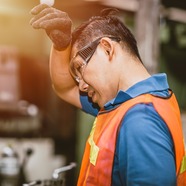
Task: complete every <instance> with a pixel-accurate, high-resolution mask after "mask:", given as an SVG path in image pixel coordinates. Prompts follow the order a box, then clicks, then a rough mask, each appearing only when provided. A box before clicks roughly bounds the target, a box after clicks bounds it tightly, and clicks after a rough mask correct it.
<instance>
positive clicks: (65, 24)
mask: <svg viewBox="0 0 186 186" xmlns="http://www.w3.org/2000/svg"><path fill="white" fill-rule="evenodd" d="M71 25H72V22H71V20H70V19H66V18H55V19H48V20H44V21H42V22H40V27H41V28H44V29H46V30H52V29H58V30H62V31H65V30H70V29H71Z"/></svg>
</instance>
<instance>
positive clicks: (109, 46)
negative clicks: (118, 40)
mask: <svg viewBox="0 0 186 186" xmlns="http://www.w3.org/2000/svg"><path fill="white" fill-rule="evenodd" d="M100 44H101V46H102V47H103V49H104V50H105V53H106V54H107V55H108V57H109V60H111V59H112V57H113V53H114V45H113V42H112V40H111V39H110V38H108V37H103V38H102V39H101V40H100Z"/></svg>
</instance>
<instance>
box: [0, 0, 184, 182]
mask: <svg viewBox="0 0 186 186" xmlns="http://www.w3.org/2000/svg"><path fill="white" fill-rule="evenodd" d="M39 3H40V2H39V0H0V155H1V156H0V180H1V181H0V186H5V185H6V186H15V185H16V184H15V183H16V182H17V181H16V180H17V178H18V174H19V185H21V184H22V183H23V182H29V181H32V180H39V179H41V180H44V179H50V178H51V176H52V173H53V171H54V169H56V168H59V167H62V166H65V165H68V164H70V163H71V162H76V163H77V167H76V168H75V169H72V170H71V171H68V172H66V173H65V175H64V177H65V182H66V185H68V186H73V185H75V183H76V181H77V175H78V172H79V168H80V164H81V158H82V153H83V150H84V144H85V141H86V138H87V136H88V134H89V131H90V128H91V124H92V122H93V120H94V118H93V117H91V116H89V115H86V114H84V113H82V112H81V111H79V110H77V109H76V108H75V107H73V106H71V105H69V104H67V103H65V102H63V101H62V100H60V99H59V98H58V97H57V96H56V95H55V93H54V92H53V90H52V88H51V81H50V78H49V69H48V62H49V54H50V47H51V42H50V40H49V39H48V37H47V36H46V34H45V32H44V31H43V30H34V29H33V28H32V27H31V26H30V25H29V21H30V19H31V17H32V16H31V14H30V13H29V12H30V10H31V9H32V8H33V7H34V6H36V5H37V4H39ZM54 7H56V8H58V9H61V10H63V11H66V12H67V13H68V14H69V16H70V17H71V18H72V20H73V22H74V23H73V24H74V25H73V26H74V27H76V26H77V25H78V24H80V23H81V22H82V21H84V20H87V19H88V18H89V17H91V16H93V15H97V14H100V11H101V10H102V9H103V8H106V7H115V8H118V9H119V10H120V14H119V16H120V18H121V20H122V21H123V22H124V23H125V24H126V25H127V26H128V27H129V28H130V29H131V31H132V32H133V33H134V35H135V37H136V39H137V42H138V46H139V50H140V54H141V57H142V60H143V62H144V64H145V66H146V67H147V68H148V70H149V72H150V73H151V74H154V73H158V72H166V73H167V75H168V81H169V84H170V87H171V88H172V89H173V91H174V92H175V94H176V96H177V98H178V102H179V105H180V109H181V113H182V120H183V127H184V133H185V135H186V114H185V113H186V73H185V69H186V1H185V0H179V1H177V0H114V1H113V0H56V1H55V4H54ZM7 158H8V159H7ZM20 170H21V171H20ZM18 172H19V173H18ZM20 172H21V173H20ZM20 175H21V176H20ZM20 183H21V184H20Z"/></svg>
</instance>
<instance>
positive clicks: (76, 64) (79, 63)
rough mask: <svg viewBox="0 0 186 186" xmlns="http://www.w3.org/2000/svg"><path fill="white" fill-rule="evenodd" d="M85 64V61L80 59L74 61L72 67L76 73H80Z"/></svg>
mask: <svg viewBox="0 0 186 186" xmlns="http://www.w3.org/2000/svg"><path fill="white" fill-rule="evenodd" d="M84 66H85V62H82V61H76V62H74V69H75V71H76V73H77V74H79V73H80V74H82V70H83V67H84Z"/></svg>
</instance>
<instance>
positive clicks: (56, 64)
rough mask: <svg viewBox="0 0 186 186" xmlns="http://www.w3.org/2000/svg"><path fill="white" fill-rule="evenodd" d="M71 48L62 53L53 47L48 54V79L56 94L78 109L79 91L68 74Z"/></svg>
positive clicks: (79, 105)
mask: <svg viewBox="0 0 186 186" xmlns="http://www.w3.org/2000/svg"><path fill="white" fill-rule="evenodd" d="M70 50H71V46H70V45H69V46H68V47H67V48H66V49H64V50H62V51H58V50H56V49H55V48H54V47H53V46H52V48H51V53H50V63H49V68H50V77H51V80H52V84H53V88H54V91H55V92H56V94H57V95H58V96H59V97H60V98H61V99H63V100H64V101H67V102H69V103H71V104H73V105H75V106H77V107H79V108H81V104H80V100H79V89H78V86H77V84H76V83H75V81H74V79H73V78H72V76H71V74H70V72H69V58H70Z"/></svg>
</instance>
